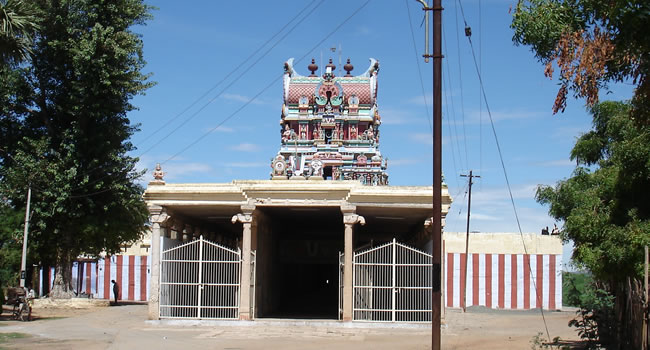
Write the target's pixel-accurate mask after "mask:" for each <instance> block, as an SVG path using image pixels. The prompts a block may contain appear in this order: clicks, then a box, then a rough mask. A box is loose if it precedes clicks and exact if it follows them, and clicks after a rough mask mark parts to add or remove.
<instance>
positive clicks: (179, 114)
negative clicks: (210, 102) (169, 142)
mask: <svg viewBox="0 0 650 350" xmlns="http://www.w3.org/2000/svg"><path fill="white" fill-rule="evenodd" d="M316 1H318V0H312V2H310V3H309V4H307V6H305V7H304V8H302V9H301V10H300V11H298V13H296V15H295V16H294V17H293V18H291V19H290V20H289V21H287V22H286V23H285V24H284V25H283V26H282V28H280V29H279V30H278V31H277V32H275V34H273V35H272V36H271V37H270V38H268V39H267V40H266V41H265V42H264V43H263V44H262V45H260V46H259V47H258V48H256V49H255V50H253V52H251V54H250V55H249V56H248V57H247V58H245V59H244V60H243V61H241V62H240V63H239V64H238V65H237V66H236V67H235V68H233V69H232V70H231V71H230V72H228V74H226V76H224V77H223V78H221V80H219V82H217V83H216V84H215V85H213V86H212V87H211V88H210V89H208V90H207V91H206V92H204V93H203V94H202V95H201V96H199V97H198V98H197V99H195V100H194V101H193V102H192V103H190V104H189V105H188V106H187V107H186V108H184V109H183V110H182V111H181V112H180V113H178V114H176V115H175V116H173V117H172V118H170V119H169V120H167V122H165V124H163V125H161V126H160V127H158V128H157V129H156V130H155V131H154V132H152V133H151V134H149V135H147V136H146V137H145V138H144V139H143V140H141V141H140V142H139V143H140V144H144V143H145V142H146V141H148V140H149V139H151V137H153V136H154V135H156V134H157V133H159V132H160V131H161V130H162V129H164V128H166V127H167V126H169V125H170V124H171V123H172V122H174V121H175V120H177V119H178V118H180V117H181V116H182V115H183V114H185V113H186V112H187V111H189V110H190V109H191V108H192V107H194V106H195V105H196V104H197V103H199V101H201V100H202V99H203V98H204V97H206V96H207V95H209V94H210V93H211V92H212V91H214V90H215V89H216V88H217V87H219V85H221V84H222V83H223V82H224V81H226V80H227V79H228V78H230V76H231V75H233V74H234V73H235V72H236V71H238V70H239V69H240V68H241V67H243V66H244V65H245V64H246V63H248V62H249V61H250V60H251V59H252V58H253V57H254V56H255V55H256V54H257V53H258V52H260V51H261V50H262V49H263V48H264V47H265V46H266V45H268V44H269V43H270V42H271V41H272V40H273V39H275V37H277V36H278V35H279V34H280V33H282V32H283V31H284V30H285V29H286V28H287V27H288V26H289V24H291V23H292V22H293V21H295V20H296V19H297V18H298V17H300V15H301V14H303V13H304V12H305V11H306V10H307V9H308V8H309V7H311V6H312V5H313V4H314V3H315V2H316ZM316 7H318V6H316ZM316 7H314V8H313V9H311V10H310V11H308V12H312V11H313V10H315V9H316Z"/></svg>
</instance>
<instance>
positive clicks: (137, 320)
mask: <svg viewBox="0 0 650 350" xmlns="http://www.w3.org/2000/svg"><path fill="white" fill-rule="evenodd" d="M146 315H147V306H146V305H125V306H116V307H115V306H114V307H102V308H92V309H82V310H70V309H66V310H60V309H58V310H57V309H42V310H35V316H36V317H37V319H36V320H35V321H32V322H25V323H23V322H16V321H9V320H7V318H6V317H3V318H2V319H1V320H0V333H9V332H19V333H27V334H29V335H30V336H29V337H27V338H21V339H12V340H9V341H8V342H5V343H0V348H8V349H48V350H51V349H83V350H92V349H139V350H149V349H220V350H240V349H241V350H243V349H287V350H293V349H296V350H298V349H301V350H302V349H335V350H348V349H350V350H352V349H355V350H357V349H372V350H382V349H418V350H422V349H430V348H431V330H430V328H426V327H422V326H420V327H415V328H387V327H386V325H376V324H360V323H353V324H352V325H350V324H347V325H345V324H340V323H337V322H322V321H313V322H309V321H307V322H290V321H286V320H258V321H254V322H239V321H235V322H203V323H201V322H189V323H188V322H178V321H172V322H168V321H161V322H150V321H146ZM573 315H574V313H573V312H547V313H546V314H545V316H546V322H547V324H548V328H549V332H550V333H551V337H556V336H560V337H561V338H562V339H573V340H575V339H577V335H576V333H575V331H574V330H573V329H571V328H569V327H568V326H567V323H568V321H569V320H570V319H571V318H573ZM3 316H6V313H5V314H3ZM445 323H446V325H445V326H444V328H443V330H442V348H443V349H449V350H454V349H485V350H490V349H494V350H497V349H498V350H503V349H516V350H521V349H530V341H531V339H532V338H533V337H534V336H535V335H536V334H538V333H539V332H545V328H544V323H543V321H542V317H541V315H540V313H539V311H537V312H534V311H526V312H519V311H486V310H473V311H470V312H468V313H461V312H459V311H456V310H447V314H446V318H445ZM351 326H353V327H351Z"/></svg>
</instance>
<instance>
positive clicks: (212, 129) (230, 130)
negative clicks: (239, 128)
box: [203, 125, 235, 133]
mask: <svg viewBox="0 0 650 350" xmlns="http://www.w3.org/2000/svg"><path fill="white" fill-rule="evenodd" d="M215 128H216V129H215ZM203 131H204V132H208V131H210V132H227V133H233V132H235V129H233V128H229V127H227V126H223V125H221V126H216V125H215V126H213V127H208V128H205V129H203Z"/></svg>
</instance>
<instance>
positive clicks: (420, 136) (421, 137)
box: [409, 132, 433, 145]
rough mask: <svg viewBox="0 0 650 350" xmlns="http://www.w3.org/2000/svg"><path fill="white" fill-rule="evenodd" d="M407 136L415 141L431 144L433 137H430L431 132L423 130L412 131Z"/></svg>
mask: <svg viewBox="0 0 650 350" xmlns="http://www.w3.org/2000/svg"><path fill="white" fill-rule="evenodd" d="M409 138H410V139H411V140H412V141H413V142H416V143H423V144H425V145H433V138H432V137H431V133H425V132H418V133H413V134H411V136H410V137H409Z"/></svg>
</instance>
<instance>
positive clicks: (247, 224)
mask: <svg viewBox="0 0 650 350" xmlns="http://www.w3.org/2000/svg"><path fill="white" fill-rule="evenodd" d="M241 210H242V213H241V214H237V215H234V216H233V217H232V223H233V224H234V223H236V222H241V223H242V226H243V230H242V252H241V253H242V265H241V281H240V290H241V292H240V298H239V319H240V320H250V319H251V316H252V315H251V305H250V301H251V289H250V285H251V232H252V226H253V211H254V210H255V206H254V205H242V206H241Z"/></svg>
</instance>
